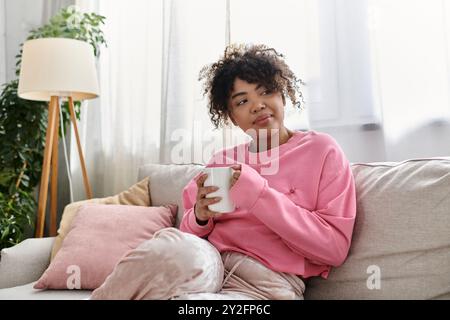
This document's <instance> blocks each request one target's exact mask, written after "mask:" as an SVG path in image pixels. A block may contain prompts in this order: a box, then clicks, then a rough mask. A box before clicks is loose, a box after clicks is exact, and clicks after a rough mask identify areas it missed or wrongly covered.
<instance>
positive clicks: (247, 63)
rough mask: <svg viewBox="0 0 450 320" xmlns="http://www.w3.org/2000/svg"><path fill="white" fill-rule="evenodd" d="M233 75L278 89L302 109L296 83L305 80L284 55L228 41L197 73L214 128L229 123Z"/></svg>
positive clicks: (272, 50)
mask: <svg viewBox="0 0 450 320" xmlns="http://www.w3.org/2000/svg"><path fill="white" fill-rule="evenodd" d="M236 77H238V78H239V79H241V80H244V81H247V82H248V83H257V84H260V85H262V86H264V87H265V88H266V89H268V90H271V91H278V92H281V94H282V97H283V102H285V96H286V95H287V96H288V97H289V98H290V100H291V101H292V104H293V105H294V106H295V107H297V108H299V109H302V108H303V104H304V101H303V94H302V92H301V91H300V88H299V84H304V82H303V81H302V80H301V79H298V78H297V77H296V76H295V74H294V73H293V72H292V70H291V69H290V68H289V66H288V65H287V64H286V63H285V61H284V55H283V54H281V53H278V52H277V51H276V50H275V49H273V48H269V47H268V46H266V45H264V44H256V45H253V44H231V45H229V46H228V47H226V48H225V52H224V54H223V56H222V57H221V58H220V60H219V61H217V62H215V63H213V64H208V65H206V66H204V67H203V68H202V69H201V71H200V74H199V81H202V80H203V81H204V83H203V95H204V96H208V100H209V101H208V108H209V115H210V118H211V122H212V123H213V124H214V126H215V128H216V129H217V128H218V127H219V126H221V125H227V124H228V120H229V108H228V101H229V98H230V94H231V92H232V90H233V84H234V80H235V79H236Z"/></svg>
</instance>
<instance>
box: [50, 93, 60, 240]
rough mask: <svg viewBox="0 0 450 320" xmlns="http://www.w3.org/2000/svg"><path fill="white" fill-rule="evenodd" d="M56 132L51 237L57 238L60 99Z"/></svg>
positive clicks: (56, 111)
mask: <svg viewBox="0 0 450 320" xmlns="http://www.w3.org/2000/svg"><path fill="white" fill-rule="evenodd" d="M55 113H56V116H55V125H54V128H55V132H54V134H53V151H52V172H51V175H52V178H51V182H50V200H51V201H50V232H49V235H50V237H54V236H56V209H57V202H58V201H57V200H58V198H57V187H58V147H59V146H58V141H59V99H58V98H56V108H55Z"/></svg>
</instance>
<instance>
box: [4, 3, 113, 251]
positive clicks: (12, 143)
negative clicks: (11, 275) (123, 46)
mask: <svg viewBox="0 0 450 320" xmlns="http://www.w3.org/2000/svg"><path fill="white" fill-rule="evenodd" d="M104 23H105V17H104V16H101V15H98V14H96V13H81V12H80V11H79V10H77V9H76V7H74V6H71V7H68V8H64V9H62V10H61V11H60V12H58V13H57V14H56V15H55V16H53V17H52V18H51V19H50V21H49V22H48V23H47V24H46V25H44V26H42V27H40V28H38V29H34V30H32V31H30V34H29V36H28V38H27V39H26V40H31V39H38V38H49V37H53V38H71V39H78V40H83V41H86V42H88V43H90V44H91V45H92V49H93V51H94V54H95V56H96V57H98V56H99V54H100V47H101V45H106V41H105V39H104V35H103V31H102V30H101V26H102V25H103V24H104ZM22 46H23V44H21V45H20V52H19V54H18V55H17V56H16V59H17V62H16V76H19V73H20V63H21V58H22ZM18 82H19V81H18V79H15V80H12V81H10V82H9V83H6V84H4V85H3V87H2V92H1V94H0V250H1V249H2V248H6V247H9V246H12V245H15V244H17V243H19V242H21V241H22V240H23V239H24V238H25V231H26V230H27V228H32V227H33V225H34V219H35V212H36V204H37V203H36V199H35V197H34V195H33V193H34V190H35V188H36V186H37V185H38V184H39V179H40V176H41V171H42V161H43V151H44V143H45V133H46V129H47V112H48V107H47V104H46V103H44V102H37V101H31V100H24V99H21V98H19V97H18V95H17V87H18ZM80 107H81V103H79V102H75V106H74V109H75V114H76V118H77V119H79V118H80ZM62 114H63V117H62V118H63V123H64V125H63V127H62V128H60V132H59V134H60V136H61V130H65V128H66V127H67V125H68V124H69V123H70V113H69V109H68V105H67V102H65V103H63V104H62Z"/></svg>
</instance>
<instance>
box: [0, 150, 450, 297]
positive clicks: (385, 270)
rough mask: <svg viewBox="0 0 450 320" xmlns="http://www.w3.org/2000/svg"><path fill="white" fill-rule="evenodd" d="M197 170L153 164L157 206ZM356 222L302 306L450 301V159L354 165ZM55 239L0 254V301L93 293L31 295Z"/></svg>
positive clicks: (143, 173)
mask: <svg viewBox="0 0 450 320" xmlns="http://www.w3.org/2000/svg"><path fill="white" fill-rule="evenodd" d="M199 170H201V166H199V165H158V164H149V165H146V166H143V167H141V168H140V170H139V177H138V180H139V181H140V180H142V179H143V178H144V177H147V176H149V181H150V182H149V183H150V190H151V200H152V205H155V206H158V205H163V204H167V203H174V202H176V203H177V204H178V206H179V211H178V218H177V226H178V225H179V222H180V217H181V216H182V209H181V208H182V202H181V191H182V189H183V187H184V185H186V183H187V182H188V181H189V180H190V179H191V178H192V177H193V176H194V175H195V174H196V173H197V172H198V171H199ZM352 171H353V175H354V177H355V182H356V188H357V220H356V224H355V230H354V235H353V240H352V246H351V248H350V252H349V255H348V258H347V259H346V261H345V263H344V264H343V265H342V266H340V267H339V268H334V269H332V272H331V273H330V275H329V278H328V279H327V280H323V279H321V278H311V279H309V280H308V281H307V288H306V294H305V299H450V157H445V158H429V159H410V160H406V161H403V162H379V163H352ZM53 240H54V238H42V239H27V240H25V241H23V242H22V243H20V244H18V245H16V246H14V247H12V248H8V249H4V250H2V252H1V260H0V288H2V289H0V299H84V298H87V297H88V296H89V294H90V292H89V291H77V290H47V291H40V290H34V289H33V288H32V286H33V283H34V282H35V281H36V280H37V279H38V278H39V277H40V275H41V274H42V273H43V271H44V270H45V269H46V268H47V266H48V264H49V260H50V253H51V249H52V245H53Z"/></svg>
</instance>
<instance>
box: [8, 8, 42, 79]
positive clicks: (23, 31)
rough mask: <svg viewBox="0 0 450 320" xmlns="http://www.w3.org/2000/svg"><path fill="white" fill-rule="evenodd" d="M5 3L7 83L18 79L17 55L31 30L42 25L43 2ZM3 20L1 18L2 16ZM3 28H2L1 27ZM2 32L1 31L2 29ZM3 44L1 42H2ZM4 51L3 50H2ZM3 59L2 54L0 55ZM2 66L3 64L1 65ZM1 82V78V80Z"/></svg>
mask: <svg viewBox="0 0 450 320" xmlns="http://www.w3.org/2000/svg"><path fill="white" fill-rule="evenodd" d="M0 1H2V2H4V4H5V6H4V9H5V10H4V12H5V19H4V20H2V21H3V22H4V25H5V27H4V29H5V30H4V32H5V34H6V38H5V47H6V50H5V52H6V59H5V60H6V64H5V67H6V79H5V80H6V81H7V82H9V81H11V80H13V79H16V75H15V70H16V67H15V65H16V58H15V57H16V55H17V54H18V53H19V48H20V47H19V46H20V44H21V43H22V42H24V41H25V39H26V38H27V36H28V33H29V31H30V30H32V29H34V28H37V27H39V26H40V25H41V23H42V21H41V20H42V8H43V0H33V1H30V0H0ZM0 18H1V16H0ZM0 28H1V27H0ZM0 31H1V29H0ZM0 44H1V42H0ZM0 51H3V50H0ZM0 57H1V54H0ZM0 64H1V63H0ZM0 80H1V78H0Z"/></svg>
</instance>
